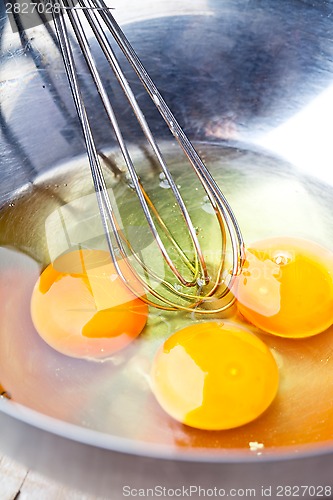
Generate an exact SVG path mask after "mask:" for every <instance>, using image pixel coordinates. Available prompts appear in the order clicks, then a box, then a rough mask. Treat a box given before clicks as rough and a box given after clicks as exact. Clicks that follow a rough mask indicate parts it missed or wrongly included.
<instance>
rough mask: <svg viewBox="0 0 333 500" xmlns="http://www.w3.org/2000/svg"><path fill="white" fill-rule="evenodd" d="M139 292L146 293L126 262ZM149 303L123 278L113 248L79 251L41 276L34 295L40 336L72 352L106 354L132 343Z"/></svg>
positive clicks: (33, 311) (127, 273) (34, 315)
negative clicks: (125, 282)
mask: <svg viewBox="0 0 333 500" xmlns="http://www.w3.org/2000/svg"><path fill="white" fill-rule="evenodd" d="M121 268H122V270H123V272H124V274H125V276H126V277H127V278H128V279H129V281H130V283H131V284H132V286H133V288H134V289H135V291H136V292H138V295H143V294H144V291H143V289H142V287H141V286H140V284H139V283H138V281H137V280H136V278H135V277H134V276H133V275H132V273H131V272H130V271H129V269H128V268H127V266H126V265H125V264H124V263H123V265H122V266H121ZM147 315H148V307H147V305H146V304H145V303H144V302H143V301H142V300H141V299H139V298H138V297H137V296H136V295H134V293H133V292H132V291H130V290H129V289H128V288H127V287H126V285H125V284H124V283H123V282H122V280H121V278H120V277H119V276H118V274H117V272H116V270H115V267H114V265H113V263H112V261H111V258H110V256H109V253H108V252H105V251H101V250H77V251H73V252H70V253H67V254H64V255H62V256H61V257H59V258H58V259H56V261H55V262H54V263H53V264H50V265H49V266H48V267H47V268H46V269H45V270H44V272H43V273H42V274H41V276H40V278H39V280H38V282H37V283H36V285H35V288H34V291H33V294H32V299H31V316H32V320H33V323H34V325H35V328H36V330H37V331H38V333H39V335H40V336H41V337H42V338H43V339H44V340H45V342H47V343H48V344H49V345H50V346H51V347H53V348H54V349H56V350H57V351H59V352H61V353H63V354H66V355H68V356H73V357H78V358H92V357H94V358H103V357H106V356H108V355H110V354H112V353H114V352H116V351H118V350H120V349H122V348H123V347H125V346H126V345H128V344H129V343H130V342H131V341H132V340H133V339H134V338H135V337H137V336H138V335H139V333H140V332H141V331H142V329H143V328H144V326H145V324H146V321H147Z"/></svg>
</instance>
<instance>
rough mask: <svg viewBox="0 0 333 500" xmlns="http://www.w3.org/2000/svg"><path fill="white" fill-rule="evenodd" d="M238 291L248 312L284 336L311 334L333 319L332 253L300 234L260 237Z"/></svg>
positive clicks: (265, 327)
mask: <svg viewBox="0 0 333 500" xmlns="http://www.w3.org/2000/svg"><path fill="white" fill-rule="evenodd" d="M235 295H236V297H237V299H238V308H239V311H240V312H241V313H242V314H243V316H244V317H245V318H246V319H247V320H248V321H250V322H251V323H253V324H254V325H255V326H257V327H259V328H261V329H262V330H265V331H267V332H270V333H272V334H275V335H279V336H282V337H309V336H311V335H316V334H317V333H320V332H322V331H324V330H326V329H327V328H328V327H329V326H330V325H331V324H332V323H333V254H332V253H331V252H330V251H328V250H327V249H325V248H322V247H321V246H319V245H317V244H316V243H312V242H308V241H306V240H301V239H296V238H273V239H268V240H263V241H260V242H258V243H256V244H254V245H252V246H251V247H250V248H248V249H247V251H246V262H245V264H244V267H243V271H242V274H241V276H240V279H239V282H238V284H237V287H236V290H235Z"/></svg>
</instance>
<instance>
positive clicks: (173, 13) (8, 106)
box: [0, 0, 333, 498]
mask: <svg viewBox="0 0 333 500" xmlns="http://www.w3.org/2000/svg"><path fill="white" fill-rule="evenodd" d="M112 5H113V6H114V7H115V8H116V10H115V17H116V18H117V20H118V21H119V22H120V23H121V24H122V25H123V26H124V28H125V31H126V33H127V34H128V37H129V39H130V41H131V42H132V43H133V45H134V46H135V48H136V50H137V52H138V53H139V55H140V57H141V58H142V60H143V62H144V64H145V66H146V67H147V69H148V71H149V73H150V74H151V76H152V78H153V79H154V80H155V82H156V84H157V86H158V88H159V89H160V91H161V93H162V94H163V96H164V97H165V99H166V101H167V102H168V103H169V105H170V107H171V108H172V109H173V110H174V112H175V114H176V116H177V118H178V119H179V121H180V124H181V125H182V126H183V127H184V129H185V131H186V132H187V133H188V135H189V136H190V137H191V139H193V140H195V141H199V142H200V141H201V142H203V143H205V142H206V143H207V142H208V143H212V144H220V145H224V146H229V147H232V148H236V149H237V148H243V149H244V150H247V149H248V150H251V151H261V150H262V148H265V150H266V152H267V153H266V154H272V155H273V156H275V155H278V156H280V157H281V158H283V159H284V160H287V161H288V162H290V163H291V164H293V165H294V166H295V167H296V168H297V169H298V170H299V171H300V172H302V173H304V174H306V175H309V176H310V178H311V179H312V180H311V182H313V185H314V186H315V189H316V190H317V194H318V196H319V197H320V186H326V187H327V188H329V187H330V186H332V184H333V174H332V171H331V170H330V165H331V163H332V160H333V150H332V148H331V146H330V141H331V139H330V131H331V130H332V125H333V123H331V122H332V120H333V119H332V116H333V112H332V111H333V109H332V108H333V104H332V102H333V86H332V70H333V63H332V61H333V57H332V56H333V42H332V37H331V32H332V26H333V17H332V16H331V14H332V11H333V3H332V2H331V1H325V2H323V1H317V0H312V1H310V0H280V1H279V2H277V1H276V0H266V1H265V2H263V1H260V0H255V1H248V0H197V1H196V2H191V3H188V2H186V1H170V0H155V1H154V2H151V1H149V0H142V1H141V2H139V4H138V2H135V1H132V0H127V1H126V2H124V1H123V2H122V1H120V0H119V1H118V0H117V1H114V2H113V4H112ZM1 9H2V10H1V15H0V17H1V20H0V22H1V24H0V30H1V31H0V36H1V39H0V44H1V59H0V64H1V66H0V77H1V114H0V119H1V143H0V158H1V167H2V170H1V172H2V177H1V185H0V202H1V205H2V206H5V204H6V203H8V200H10V199H11V198H12V195H13V193H14V192H17V191H18V190H20V189H23V188H24V189H25V188H26V186H28V185H29V183H32V182H33V181H34V179H35V178H36V176H37V175H38V174H41V173H42V174H44V173H46V174H47V172H48V171H49V170H50V169H51V168H52V167H54V165H57V164H63V163H66V162H67V161H70V160H72V158H73V157H76V156H80V155H81V154H83V153H84V146H83V144H82V141H81V139H80V129H79V125H78V121H77V119H76V115H75V110H74V106H73V104H72V103H71V96H70V92H69V89H68V83H67V79H66V75H65V72H64V69H63V66H62V62H61V59H60V56H59V53H58V52H57V51H56V50H55V49H54V45H53V44H52V42H51V40H50V38H49V36H48V35H47V34H45V32H44V31H42V30H41V28H40V27H36V28H32V29H30V30H28V31H27V32H26V37H21V38H20V37H19V36H18V34H17V33H13V32H12V30H11V28H10V25H9V22H8V18H7V16H6V14H5V12H4V7H3V6H1ZM110 85H111V86H112V85H113V82H112V81H110ZM134 89H137V88H136V86H135V85H134ZM85 91H86V92H87V95H90V96H93V91H92V89H91V88H89V86H88V87H87V88H86V89H85ZM114 92H115V94H116V96H117V90H114ZM92 99H93V98H92ZM93 102H94V99H93ZM116 102H118V100H117V99H116ZM140 104H141V105H142V106H143V107H145V106H146V97H145V95H144V94H140ZM119 106H123V104H120V105H119ZM93 107H94V106H93ZM121 110H122V111H121V121H122V126H123V127H124V128H125V129H126V133H127V137H128V138H129V139H130V141H132V142H136V140H137V129H136V127H135V126H133V125H132V123H133V122H132V120H129V113H128V111H127V110H126V107H122V108H121ZM150 113H151V114H150ZM147 116H148V119H150V121H151V122H152V124H153V125H152V128H153V131H154V133H155V134H156V136H157V137H159V136H161V137H163V130H162V128H161V126H160V121H159V120H157V119H156V115H155V114H154V112H150V111H149V110H148V111H147ZM95 117H96V126H97V135H98V141H99V142H100V144H104V143H106V142H108V141H109V139H108V137H107V136H106V135H105V127H104V123H103V121H101V120H100V116H99V109H98V107H96V110H95ZM311 182H310V187H311ZM318 190H319V191H318ZM324 192H326V191H325V190H324V191H323V195H324ZM283 202H284V193H281V204H283ZM10 286H14V283H11V284H10ZM0 335H1V332H0ZM27 347H28V346H27ZM11 356H13V359H9V365H10V364H12V367H13V368H12V369H13V370H15V369H16V368H15V359H14V358H15V353H12V354H11ZM18 383H20V384H22V391H24V390H25V386H24V383H25V381H24V380H21V381H18ZM27 390H28V389H27ZM31 398H33V395H31ZM50 398H52V394H50ZM44 403H45V405H46V406H47V402H46V401H45V402H41V407H42V406H43V404H44ZM328 404H329V403H328ZM0 410H1V411H0V424H1V429H2V432H1V433H0V449H1V451H2V452H4V453H7V454H8V455H11V456H13V457H15V458H16V459H17V460H20V461H22V462H24V463H26V464H27V465H28V466H30V467H33V468H36V469H38V470H39V471H41V472H43V473H45V474H48V475H50V476H52V477H53V478H55V479H58V480H61V481H65V482H68V483H70V484H72V485H75V486H76V487H78V488H80V489H82V490H84V491H91V492H93V493H95V494H100V495H105V496H107V497H110V498H120V497H121V493H122V488H123V486H125V485H131V486H132V487H133V488H138V487H154V486H156V485H164V486H166V487H170V488H176V487H179V486H181V485H184V486H186V485H195V484H200V486H201V487H203V488H204V487H206V488H208V487H209V488H211V487H214V486H217V487H218V488H224V489H226V490H228V489H229V488H244V489H246V488H256V489H257V492H258V493H257V494H259V492H260V491H261V490H260V489H261V487H269V486H273V487H276V486H277V485H304V484H305V485H314V486H315V485H329V484H331V481H332V479H331V469H332V464H333V441H331V440H329V439H328V440H327V441H326V442H322V443H315V444H313V445H311V443H310V444H308V445H307V446H301V445H300V446H293V447H284V448H279V447H277V448H276V449H273V450H268V451H267V452H266V450H265V451H264V452H260V453H249V452H248V450H247V451H244V450H239V449H228V450H221V452H217V453H216V450H214V452H212V450H206V451H207V453H206V452H205V450H201V451H200V453H194V454H193V453H185V452H182V451H180V450H177V449H176V448H175V447H168V446H161V445H155V446H154V445H152V444H151V443H150V444H149V445H147V444H145V443H143V442H139V441H138V442H136V441H135V440H132V439H129V438H124V437H117V436H114V435H112V434H105V433H103V432H98V431H97V430H95V429H89V428H85V427H83V426H82V427H81V426H78V425H73V424H71V423H68V422H65V421H64V420H62V419H57V418H56V415H54V416H52V415H51V416H50V415H48V416H46V415H45V414H43V411H40V412H39V411H36V410H35V409H31V408H30V407H29V404H27V406H24V405H20V404H17V403H14V402H13V401H10V400H6V399H5V398H0ZM4 429H5V431H4ZM36 443H38V446H36ZM117 495H118V496H117ZM194 497H195V496H194Z"/></svg>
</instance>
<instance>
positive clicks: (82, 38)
mask: <svg viewBox="0 0 333 500" xmlns="http://www.w3.org/2000/svg"><path fill="white" fill-rule="evenodd" d="M55 1H57V2H58V3H59V2H60V3H61V6H62V8H63V10H64V14H65V12H66V13H67V15H68V18H69V21H70V23H71V25H72V28H73V31H74V34H75V37H76V39H77V41H78V44H79V47H80V49H81V51H82V53H83V55H84V57H85V60H86V63H87V66H88V68H89V71H90V74H91V76H92V78H93V81H94V83H95V85H96V87H97V89H98V92H99V95H100V98H101V100H102V103H103V105H104V108H105V111H106V113H107V116H108V118H109V120H110V123H111V125H112V128H113V130H114V133H115V136H116V139H117V141H118V144H119V147H120V150H121V153H122V155H123V158H124V161H125V165H126V168H127V170H128V173H129V176H130V179H131V183H132V186H133V188H134V190H135V192H136V194H137V196H138V199H139V201H140V204H141V207H142V210H143V212H144V215H145V218H146V220H147V223H148V226H149V228H150V231H151V233H152V235H153V237H154V240H155V241H156V243H157V246H158V248H159V249H160V252H161V254H162V256H163V259H164V261H165V262H166V263H167V265H168V267H169V268H170V270H171V272H172V273H173V275H174V276H175V277H176V278H177V279H178V281H179V282H180V283H181V285H182V286H185V287H197V289H198V293H194V294H193V293H191V294H187V293H185V292H183V291H177V292H175V288H174V286H173V285H171V284H170V283H169V282H168V281H166V280H165V279H163V278H161V277H159V276H158V275H157V274H156V273H155V272H154V271H152V270H151V269H149V268H148V267H147V266H146V265H145V264H144V262H143V261H142V259H141V258H140V257H139V255H138V254H137V253H136V252H133V247H132V245H131V243H130V242H129V241H128V239H127V238H126V236H125V235H124V233H123V231H122V230H121V229H120V225H119V223H118V221H117V217H116V215H115V213H114V210H113V208H112V204H111V200H110V197H109V195H108V189H107V186H106V182H105V179H104V175H103V170H102V167H101V164H100V159H99V154H98V151H97V148H96V144H95V141H94V136H93V132H92V127H91V124H90V122H89V118H88V114H87V110H86V107H85V104H84V100H83V97H82V93H81V90H80V83H79V78H78V73H77V69H76V64H75V58H74V54H73V50H72V48H71V42H70V37H69V34H68V30H67V26H66V22H65V19H64V15H61V16H55V17H54V24H55V28H56V32H57V35H58V39H59V46H60V51H61V53H62V56H63V60H64V63H65V67H66V71H67V74H68V78H69V82H70V87H71V90H72V94H73V98H74V102H75V105H76V109H77V113H78V116H79V119H80V122H81V126H82V130H83V134H84V139H85V143H86V147H87V154H88V159H89V164H90V168H91V173H92V179H93V184H94V189H95V191H96V195H97V202H98V207H99V211H100V215H101V220H102V224H103V228H104V232H105V235H106V240H107V244H108V248H109V251H110V255H111V258H112V260H113V262H114V265H115V269H116V271H117V273H118V274H119V276H120V277H121V279H122V280H123V281H124V282H125V283H126V284H127V285H128V286H129V287H130V288H131V289H133V284H132V283H131V282H129V280H128V278H127V277H126V273H124V272H123V270H122V269H121V266H120V265H119V262H118V259H119V258H121V259H122V260H124V261H125V262H126V264H127V265H128V266H129V264H128V262H127V257H128V252H130V253H131V255H132V256H133V257H134V258H135V260H136V262H138V263H139V264H140V266H141V268H142V269H143V271H144V273H145V276H150V277H152V278H153V279H154V280H155V281H157V282H159V283H160V284H162V285H163V286H164V287H165V288H166V289H168V290H169V291H170V292H171V293H173V294H176V295H177V296H178V297H180V298H182V299H184V300H185V302H188V303H185V304H184V303H181V304H180V303H178V302H176V301H175V300H173V299H171V298H169V297H167V296H165V295H163V294H161V293H160V292H158V291H156V290H155V288H154V287H152V286H151V285H150V284H149V282H147V280H145V279H143V278H142V276H141V275H140V274H138V275H137V277H138V279H139V282H140V283H141V284H143V285H144V287H145V289H146V290H147V291H148V292H149V293H150V294H151V295H152V296H153V297H154V298H155V299H157V302H156V301H154V302H151V301H150V299H147V298H146V299H145V300H147V302H149V303H153V304H154V305H155V306H157V307H161V308H164V309H168V310H174V309H179V308H180V309H184V310H193V309H194V308H195V309H198V310H199V309H200V312H202V313H204V314H205V313H209V312H211V311H209V310H208V311H207V310H206V309H205V308H201V307H200V306H201V304H202V303H204V302H205V300H207V299H208V300H209V299H211V298H212V297H213V295H214V293H215V292H216V290H217V289H218V288H219V286H220V284H221V283H222V282H224V285H225V286H224V288H223V291H222V293H220V295H219V298H221V297H225V296H226V295H227V293H228V291H229V288H230V287H231V286H232V283H233V280H234V278H235V276H236V275H237V274H238V273H239V270H240V268H241V266H242V263H243V259H244V245H243V240H242V235H241V232H240V228H239V226H238V223H237V220H236V218H235V216H234V214H233V211H232V209H231V207H230V205H229V204H228V202H227V200H226V198H225V196H224V195H223V193H222V192H221V190H220V188H219V186H218V185H217V183H216V182H215V180H214V179H213V177H212V176H211V174H210V172H209V170H208V169H207V167H206V166H205V164H204V163H203V161H202V160H201V158H200V156H199V155H198V153H197V152H196V150H195V148H194V147H193V145H192V143H191V142H190V141H189V139H188V138H187V136H186V135H185V133H184V131H183V130H182V128H181V127H180V125H179V123H178V122H177V120H176V119H175V117H174V115H173V114H172V112H171V111H170V109H169V108H168V106H167V104H166V103H165V101H164V100H163V98H162V96H161V94H160V93H159V91H158V90H157V88H156V86H155V84H154V83H153V81H152V80H151V78H150V77H149V75H148V73H147V71H146V70H145V68H144V67H143V65H142V63H141V61H140V60H139V58H138V56H137V55H136V53H135V51H134V49H133V48H132V46H131V44H130V43H129V41H128V40H127V38H126V36H125V35H124V33H123V32H122V30H121V29H120V27H119V26H118V24H117V23H116V21H115V19H114V17H113V16H112V14H111V12H110V10H109V9H108V7H107V6H106V5H105V3H104V1H103V0H79V6H80V7H81V8H82V11H81V12H80V13H79V11H78V9H77V8H72V7H73V6H72V5H71V3H70V0H52V2H53V4H54V3H55ZM82 12H83V13H84V15H85V18H86V21H87V22H88V23H89V25H90V27H91V29H92V32H93V33H94V35H95V37H96V39H97V41H98V43H99V45H100V47H101V49H102V51H103V53H104V56H105V57H106V59H107V61H108V62H109V64H110V66H111V68H112V70H113V72H114V74H115V76H116V78H117V80H118V82H119V84H120V86H121V88H122V90H123V92H124V94H125V96H126V98H127V100H128V102H129V104H130V106H131V108H132V110H133V112H134V115H135V116H136V118H137V120H138V122H139V124H140V126H141V129H142V131H143V133H144V135H145V137H146V139H147V141H148V143H149V144H150V146H151V148H152V150H153V152H154V154H155V156H156V158H157V160H158V163H159V165H160V168H161V170H162V172H163V174H164V175H165V178H166V181H167V182H168V185H169V187H170V188H171V191H172V193H173V195H174V197H175V200H176V203H177V205H178V207H179V209H180V212H181V214H182V217H183V220H184V221H185V224H186V227H187V229H188V232H189V236H190V241H191V244H192V246H193V250H194V260H193V262H192V261H191V260H190V259H189V258H188V257H187V255H186V253H185V252H183V250H182V249H181V247H180V246H179V245H178V243H177V241H176V240H175V239H174V238H173V236H172V232H170V230H169V228H168V226H167V225H166V224H165V222H164V220H163V218H162V217H161V216H160V214H159V213H158V211H157V209H156V208H155V206H154V204H153V203H152V201H151V200H150V198H149V196H148V194H147V193H146V191H145V189H144V188H143V186H142V184H141V181H140V178H139V176H138V174H137V172H136V169H135V166H134V163H133V161H132V158H131V155H130V153H129V150H128V148H127V146H126V143H125V140H124V137H123V134H122V132H121V129H120V127H119V124H118V121H117V118H116V115H115V112H114V109H113V106H112V104H111V102H110V99H109V96H108V93H107V91H106V89H105V86H104V84H103V82H102V79H101V76H100V74H99V71H98V69H97V66H96V63H95V60H94V57H93V55H92V52H91V48H90V43H89V40H88V38H87V36H86V33H85V28H84V27H83V24H82V22H81V19H80V15H81V14H82ZM98 16H100V18H101V19H102V21H103V22H104V23H105V25H106V27H107V29H108V30H109V32H110V33H111V35H112V36H113V38H114V40H115V41H116V42H117V44H118V46H119V47H120V49H121V50H122V51H123V53H124V54H125V56H126V58H127V60H128V62H129V63H130V65H131V66H132V68H133V69H134V70H135V72H136V74H137V75H138V77H139V79H140V80H141V82H142V84H143V85H144V87H145V88H146V90H147V92H148V94H149V95H150V97H151V99H152V100H153V102H154V104H155V106H156V107H157V109H158V110H159V112H160V114H161V115H162V117H163V119H164V120H165V122H166V123H167V125H168V127H169V129H170V131H171V133H172V134H173V136H174V137H175V139H176V140H177V141H178V143H179V145H180V146H181V148H182V149H183V151H184V153H185V155H186V157H187V158H188V160H189V162H190V164H191V165H192V167H193V169H194V171H195V173H196V175H197V177H198V178H199V180H200V181H201V183H202V185H203V188H204V190H205V191H206V193H207V196H208V198H209V200H210V203H211V205H212V207H213V209H214V211H215V214H216V217H217V220H218V223H219V227H220V230H221V237H222V254H223V252H225V248H226V232H225V225H226V227H227V229H228V234H229V236H230V239H231V247H232V269H231V272H230V273H229V274H228V276H227V277H226V278H223V279H222V274H223V269H224V266H223V264H224V259H223V258H222V259H221V262H220V265H219V268H218V271H217V277H216V279H215V281H214V283H213V286H212V287H211V288H210V289H209V291H208V292H206V293H204V294H201V289H202V286H203V285H206V284H208V283H209V282H210V276H209V275H208V271H207V266H206V262H205V258H204V255H203V252H202V249H201V246H200V243H199V240H198V237H197V233H196V229H195V227H194V225H193V223H192V220H191V217H190V215H189V213H188V210H187V207H186V204H185V202H184V200H183V198H182V196H181V194H180V192H179V189H178V187H177V185H176V183H175V181H174V179H173V177H172V175H171V173H170V171H169V168H168V166H167V164H166V162H165V160H164V157H163V155H162V153H161V151H160V148H159V146H158V144H157V142H156V140H155V139H154V136H153V134H152V132H151V130H150V128H149V125H148V123H147V121H146V119H145V117H144V115H143V113H142V111H141V109H140V107H139V105H138V102H137V100H136V98H135V96H134V94H133V92H132V89H131V87H130V85H129V83H128V80H127V78H126V76H125V74H124V72H123V70H122V68H121V66H120V64H119V62H118V59H117V57H116V55H115V53H114V50H113V48H112V46H111V44H110V41H109V39H108V37H107V36H106V34H105V32H104V29H103V27H102V24H101V22H100V19H99V17H98ZM154 219H155V221H156V223H157V224H158V226H159V228H160V230H162V232H163V233H164V234H165V235H166V236H167V239H168V240H169V241H170V242H171V244H172V247H173V248H174V249H176V251H177V253H178V256H180V258H181V259H182V260H183V262H185V263H186V265H187V268H188V269H189V270H190V273H191V279H188V278H187V277H185V276H183V274H182V273H181V272H180V271H179V270H178V267H177V265H176V264H175V263H174V261H173V259H172V258H171V257H170V255H169V252H168V250H167V249H166V247H165V245H164V243H163V241H162V239H161V237H160V234H159V231H158V229H157V227H156V224H155V222H154ZM119 255H120V257H119ZM134 288H135V287H134ZM134 291H135V290H134ZM232 301H233V298H230V300H229V302H227V303H226V304H223V305H222V306H218V307H216V308H215V309H214V311H221V310H224V309H226V308H227V307H228V306H229V305H230V303H231V302H232Z"/></svg>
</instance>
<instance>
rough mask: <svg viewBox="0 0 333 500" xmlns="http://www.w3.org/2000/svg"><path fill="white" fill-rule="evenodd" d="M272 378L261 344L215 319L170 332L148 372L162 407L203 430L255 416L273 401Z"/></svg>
mask: <svg viewBox="0 0 333 500" xmlns="http://www.w3.org/2000/svg"><path fill="white" fill-rule="evenodd" d="M278 378H279V375H278V368H277V365H276V362H275V360H274V357H273V355H272V353H271V351H270V350H269V348H268V347H267V346H266V344H264V343H263V342H262V341H261V340H260V339H259V338H258V337H256V336H255V335H253V334H252V333H250V332H248V331H246V330H241V329H239V328H236V327H233V326H230V325H228V326H224V325H223V323H222V322H215V321H214V322H207V323H198V324H195V325H193V326H188V327H186V328H184V329H182V330H180V331H178V332H176V333H175V334H174V335H172V336H171V337H170V338H169V339H168V340H167V341H166V342H165V343H164V345H163V346H162V348H161V349H160V350H159V351H158V353H157V355H156V357H155V359H154V363H153V367H152V372H151V380H152V389H153V392H154V394H155V396H156V399H157V401H158V402H159V403H160V405H161V406H162V408H163V409H164V410H165V411H166V412H167V413H168V414H169V415H171V416H172V417H173V418H175V419H176V420H178V421H179V422H182V423H184V424H187V425H189V426H191V427H196V428H198V429H207V430H222V429H231V428H233V427H238V426H240V425H243V424H246V423H248V422H251V421H252V420H254V419H256V418H257V417H258V416H259V415H261V413H263V412H264V411H265V410H266V409H267V408H268V406H269V405H270V404H271V402H272V401H273V399H274V397H275V395H276V393H277V389H278Z"/></svg>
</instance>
